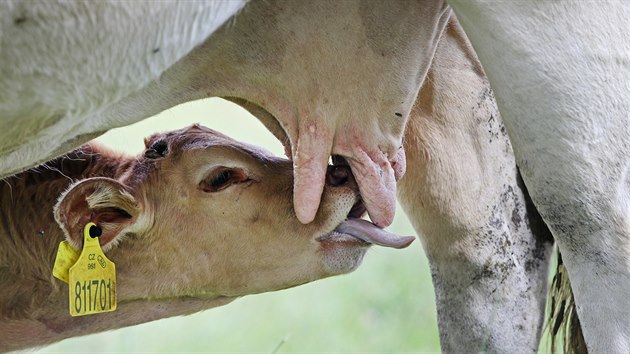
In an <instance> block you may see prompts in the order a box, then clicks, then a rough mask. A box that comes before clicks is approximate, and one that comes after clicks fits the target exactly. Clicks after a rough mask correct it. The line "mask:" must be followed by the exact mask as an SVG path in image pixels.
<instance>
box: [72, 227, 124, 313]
mask: <svg viewBox="0 0 630 354" xmlns="http://www.w3.org/2000/svg"><path fill="white" fill-rule="evenodd" d="M99 231H100V229H99V228H98V227H97V226H96V225H95V224H94V223H92V222H90V223H88V224H87V225H85V228H84V229H83V250H82V251H81V255H80V256H79V259H78V260H77V261H76V263H75V264H74V265H73V266H72V267H71V268H70V274H69V281H68V287H69V288H70V289H69V290H70V291H69V293H70V304H69V305H70V315H72V316H83V315H90V314H95V313H102V312H110V311H114V310H116V266H115V265H114V263H113V262H112V261H110V260H109V259H107V257H105V254H103V250H102V249H101V245H100V244H99V242H98V238H97V237H94V236H100V234H97V235H96V233H98V232H99ZM90 232H91V233H92V235H90Z"/></svg>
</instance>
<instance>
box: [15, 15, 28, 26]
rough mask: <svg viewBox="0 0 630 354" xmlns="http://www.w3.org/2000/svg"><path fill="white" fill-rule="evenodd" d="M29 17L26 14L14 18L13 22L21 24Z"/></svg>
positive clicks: (17, 24)
mask: <svg viewBox="0 0 630 354" xmlns="http://www.w3.org/2000/svg"><path fill="white" fill-rule="evenodd" d="M26 20H27V18H26V17H25V16H20V17H17V18H15V19H14V20H13V23H14V24H15V25H16V26H21V25H22V24H23V23H24V22H26Z"/></svg>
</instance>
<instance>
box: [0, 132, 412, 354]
mask: <svg viewBox="0 0 630 354" xmlns="http://www.w3.org/2000/svg"><path fill="white" fill-rule="evenodd" d="M292 186H293V174H292V164H291V162H290V161H288V160H286V159H280V158H276V157H273V156H270V155H268V154H267V153H265V152H264V151H262V150H260V149H258V148H256V147H254V146H251V145H246V144H242V143H239V142H236V141H234V140H232V139H230V138H228V137H227V136H225V135H222V134H220V133H217V132H215V131H212V130H210V129H207V128H204V127H201V126H198V125H194V126H192V127H189V128H186V129H182V130H178V131H174V132H169V133H165V134H157V135H154V136H152V137H151V138H149V139H148V140H146V150H145V151H144V153H143V154H142V155H140V156H137V157H129V156H123V155H119V154H115V153H113V152H112V151H109V150H107V149H105V148H103V147H101V146H98V145H93V144H92V145H85V146H83V147H81V148H80V149H78V150H75V151H73V152H71V153H69V154H67V155H65V156H63V157H60V158H58V159H55V160H53V161H50V162H48V163H46V164H44V165H41V166H39V167H38V168H35V169H31V170H29V171H27V172H24V173H22V174H19V175H16V176H13V177H9V178H7V179H5V180H4V184H3V185H2V186H0V203H2V212H1V213H0V303H1V304H2V307H1V308H0V316H1V317H0V318H1V320H0V350H3V351H6V350H16V349H22V348H26V347H29V346H35V345H43V344H47V343H52V342H54V341H58V340H61V339H63V338H67V337H71V336H77V335H84V334H88V333H94V332H99V331H104V330H108V329H113V328H119V327H124V326H130V325H134V324H138V323H143V322H148V321H152V320H156V319H160V318H165V317H170V316H176V315H184V314H190V313H193V312H197V311H200V310H204V309H208V308H211V307H215V306H220V305H223V304H226V303H228V302H230V301H232V300H233V299H235V298H237V297H239V296H243V295H247V294H253V293H260V292H265V291H272V290H278V289H283V288H288V287H292V286H296V285H299V284H303V283H307V282H310V281H313V280H317V279H321V278H325V277H328V276H331V275H336V274H342V273H347V272H350V271H352V270H354V269H355V268H356V267H357V266H358V265H359V264H360V262H361V260H362V259H363V256H364V254H365V252H366V250H367V248H368V246H369V245H370V244H372V243H376V244H380V245H383V246H389V247H398V248H402V247H406V246H407V245H409V244H410V243H411V242H412V241H413V238H411V237H405V238H399V237H397V236H395V235H392V234H389V233H387V232H385V231H383V230H381V229H379V228H377V227H375V226H374V225H373V224H372V223H370V222H367V221H364V220H361V219H359V218H360V217H361V216H362V215H363V214H364V213H365V207H364V206H363V202H362V201H361V199H360V197H359V193H358V188H357V185H356V183H355V181H354V178H353V176H352V174H351V173H350V169H349V167H348V166H347V165H343V164H342V165H338V166H330V167H329V169H328V174H327V179H326V187H325V193H324V195H323V199H322V200H323V202H322V204H321V206H320V208H319V210H318V213H317V217H316V219H315V221H314V222H313V223H310V224H308V225H303V224H302V223H300V222H299V221H298V219H297V218H296V217H295V212H294V211H293V208H292V206H293V203H292V192H293V190H292ZM55 221H57V222H55ZM90 221H91V222H94V223H95V224H97V225H98V226H99V227H100V228H101V229H102V234H101V236H100V237H99V242H100V244H101V246H102V248H103V250H104V251H105V252H106V254H107V257H109V258H110V259H111V260H112V261H113V262H114V263H115V264H116V269H117V279H118V283H117V284H118V289H117V291H118V308H117V310H116V311H114V312H109V313H104V314H98V315H94V316H84V317H70V315H69V314H68V288H67V285H66V284H65V283H63V282H61V281H59V280H56V279H55V278H53V277H52V275H51V271H52V265H53V262H54V258H55V254H56V251H57V245H58V244H59V242H60V241H61V240H63V239H65V240H67V241H68V242H69V243H70V245H72V246H73V247H74V248H75V249H80V248H81V247H82V242H83V238H82V231H83V227H84V226H85V225H86V224H87V223H88V222H90Z"/></svg>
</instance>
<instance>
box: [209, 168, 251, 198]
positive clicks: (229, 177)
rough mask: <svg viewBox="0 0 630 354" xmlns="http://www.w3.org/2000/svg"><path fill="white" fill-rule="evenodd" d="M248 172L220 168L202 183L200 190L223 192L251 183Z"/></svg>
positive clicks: (238, 169)
mask: <svg viewBox="0 0 630 354" xmlns="http://www.w3.org/2000/svg"><path fill="white" fill-rule="evenodd" d="M251 180H252V179H251V178H249V176H248V174H247V172H245V171H244V170H242V169H240V168H229V167H218V168H216V169H214V170H213V171H212V172H210V174H209V175H208V176H207V177H206V178H204V179H203V181H201V183H200V184H199V188H200V189H201V190H202V191H204V192H207V193H214V192H219V191H222V190H224V189H226V188H228V187H230V186H231V185H233V184H239V183H244V182H248V181H251Z"/></svg>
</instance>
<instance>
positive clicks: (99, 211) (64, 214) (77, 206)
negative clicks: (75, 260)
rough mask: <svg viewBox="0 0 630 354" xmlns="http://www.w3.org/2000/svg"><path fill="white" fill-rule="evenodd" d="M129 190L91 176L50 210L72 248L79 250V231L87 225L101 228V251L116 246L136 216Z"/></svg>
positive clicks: (113, 181)
mask: <svg viewBox="0 0 630 354" xmlns="http://www.w3.org/2000/svg"><path fill="white" fill-rule="evenodd" d="M140 209H141V207H140V204H139V203H138V202H137V200H136V198H135V197H134V196H133V192H132V191H131V189H130V188H129V187H127V186H125V185H123V184H122V183H120V182H118V181H116V180H113V179H111V178H103V177H95V178H88V179H84V180H81V181H79V182H76V183H74V184H72V185H71V186H70V187H69V188H68V189H67V190H66V191H65V192H64V193H63V194H61V196H60V197H59V200H58V201H57V204H56V205H55V207H54V214H55V220H57V223H58V224H59V226H61V229H62V230H63V232H64V233H65V235H66V240H67V241H68V242H69V243H70V244H71V245H72V246H73V247H74V248H75V249H81V248H82V247H83V228H84V227H85V225H86V224H87V223H88V222H90V221H91V222H93V223H95V224H96V225H97V226H98V227H100V228H101V230H102V234H101V236H100V237H99V242H100V244H101V247H103V250H108V249H110V248H111V247H112V246H113V245H115V244H117V243H118V242H119V241H120V240H121V238H122V237H123V235H124V234H125V231H126V229H128V228H129V227H130V226H132V225H133V224H134V223H135V222H136V221H137V219H138V215H139V214H140Z"/></svg>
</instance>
